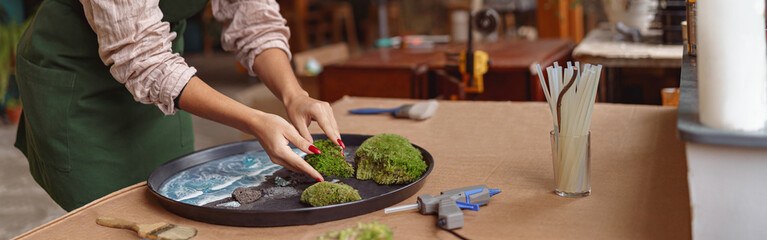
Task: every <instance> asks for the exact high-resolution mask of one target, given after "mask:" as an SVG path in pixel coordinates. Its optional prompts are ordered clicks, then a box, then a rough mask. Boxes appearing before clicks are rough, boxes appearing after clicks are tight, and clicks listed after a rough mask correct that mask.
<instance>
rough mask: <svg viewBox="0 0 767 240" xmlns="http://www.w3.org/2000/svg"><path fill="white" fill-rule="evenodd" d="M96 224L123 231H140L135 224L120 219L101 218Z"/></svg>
mask: <svg viewBox="0 0 767 240" xmlns="http://www.w3.org/2000/svg"><path fill="white" fill-rule="evenodd" d="M96 223H98V224H99V225H101V226H104V227H111V228H122V229H130V230H134V231H138V229H136V228H137V226H136V223H135V222H131V221H128V220H123V219H119V218H111V217H99V218H98V219H96Z"/></svg>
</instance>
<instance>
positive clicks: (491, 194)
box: [488, 188, 501, 197]
mask: <svg viewBox="0 0 767 240" xmlns="http://www.w3.org/2000/svg"><path fill="white" fill-rule="evenodd" d="M488 189H489V190H490V196H491V197H492V196H493V195H496V194H499V193H501V189H492V188H488Z"/></svg>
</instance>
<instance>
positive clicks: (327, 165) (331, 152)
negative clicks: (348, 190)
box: [306, 139, 354, 178]
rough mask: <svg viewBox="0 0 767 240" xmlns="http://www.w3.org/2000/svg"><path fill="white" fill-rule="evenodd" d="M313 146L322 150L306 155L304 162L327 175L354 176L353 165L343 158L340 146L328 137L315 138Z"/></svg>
mask: <svg viewBox="0 0 767 240" xmlns="http://www.w3.org/2000/svg"><path fill="white" fill-rule="evenodd" d="M314 146H315V147H317V148H318V149H319V150H320V152H322V153H321V154H310V155H306V162H308V163H309V165H312V167H314V169H317V171H318V172H320V173H322V174H325V175H328V176H336V177H346V178H348V177H352V176H354V167H352V165H351V164H349V163H347V162H346V160H344V155H343V154H342V153H341V151H343V149H341V147H339V146H338V145H336V144H335V143H333V141H331V140H329V139H321V140H316V141H314Z"/></svg>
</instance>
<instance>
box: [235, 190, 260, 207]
mask: <svg viewBox="0 0 767 240" xmlns="http://www.w3.org/2000/svg"><path fill="white" fill-rule="evenodd" d="M232 197H233V198H234V200H237V202H239V203H240V204H248V203H252V202H255V201H256V200H258V199H259V198H261V191H260V190H256V189H251V188H244V187H239V188H237V189H234V192H232Z"/></svg>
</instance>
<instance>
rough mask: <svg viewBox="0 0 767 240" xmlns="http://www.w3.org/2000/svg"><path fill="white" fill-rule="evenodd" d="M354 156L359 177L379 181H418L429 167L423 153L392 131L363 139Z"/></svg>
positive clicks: (398, 182)
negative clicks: (391, 132)
mask: <svg viewBox="0 0 767 240" xmlns="http://www.w3.org/2000/svg"><path fill="white" fill-rule="evenodd" d="M354 157H355V161H356V162H357V179H360V180H367V179H373V181H375V182H376V183H378V184H405V183H411V182H414V181H415V180H418V178H419V177H421V174H423V173H424V172H425V171H426V167H427V166H426V162H424V161H423V156H422V155H421V152H420V151H418V149H415V147H413V145H412V144H410V142H408V140H407V139H406V138H403V137H401V136H398V135H394V134H388V133H383V134H378V135H375V136H373V137H371V138H368V139H367V140H365V141H364V142H362V145H360V147H359V149H357V153H356V155H355V156H354Z"/></svg>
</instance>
